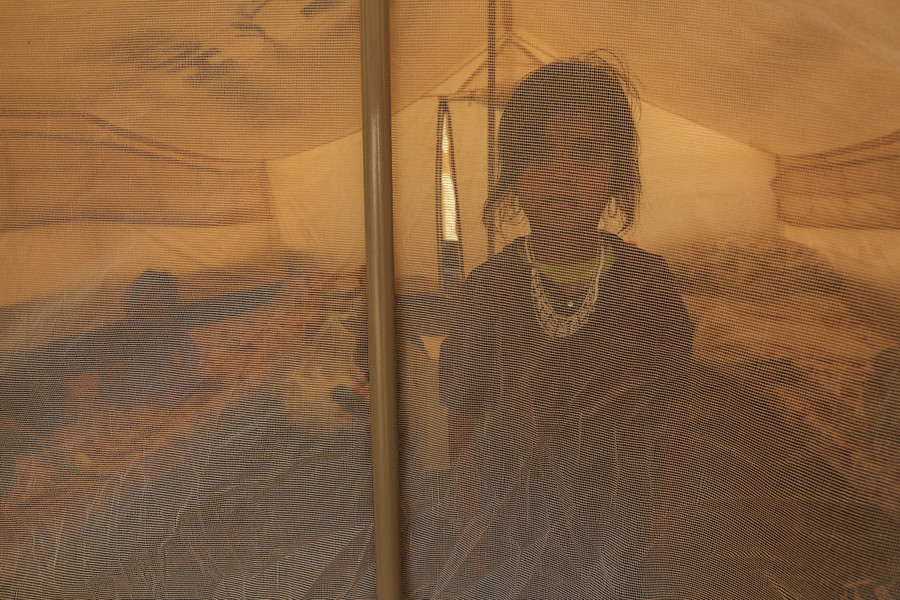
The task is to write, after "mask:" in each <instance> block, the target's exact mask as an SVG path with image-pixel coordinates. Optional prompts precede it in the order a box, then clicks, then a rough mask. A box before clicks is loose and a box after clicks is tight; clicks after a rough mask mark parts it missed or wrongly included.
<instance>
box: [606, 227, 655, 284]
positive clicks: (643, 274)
mask: <svg viewBox="0 0 900 600" xmlns="http://www.w3.org/2000/svg"><path fill="white" fill-rule="evenodd" d="M603 235H604V238H605V240H606V242H607V244H609V246H610V247H612V250H613V256H614V258H613V260H614V264H613V268H614V269H618V270H619V271H620V272H621V273H623V274H624V275H625V276H626V277H629V278H634V279H636V280H640V281H652V280H658V279H665V280H671V278H672V275H671V270H670V269H669V264H668V263H667V262H666V259H664V258H663V257H662V256H660V255H659V254H654V253H653V252H650V251H648V250H645V249H643V248H641V247H640V246H638V245H636V244H634V243H632V242H626V241H625V240H623V239H622V238H621V237H619V236H618V235H615V234H613V233H604V234H603Z"/></svg>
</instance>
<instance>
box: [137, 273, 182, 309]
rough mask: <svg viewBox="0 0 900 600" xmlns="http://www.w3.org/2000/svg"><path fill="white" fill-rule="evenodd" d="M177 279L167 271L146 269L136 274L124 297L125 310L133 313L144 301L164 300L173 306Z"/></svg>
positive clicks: (176, 293) (176, 294) (175, 297)
mask: <svg viewBox="0 0 900 600" xmlns="http://www.w3.org/2000/svg"><path fill="white" fill-rule="evenodd" d="M177 300H178V279H177V278H176V277H175V276H174V275H172V274H171V273H169V272H168V271H153V270H149V269H148V270H147V271H144V272H143V273H141V274H140V275H138V277H137V279H135V280H134V282H133V283H132V284H131V289H130V290H128V296H127V297H126V298H125V312H127V313H129V314H133V313H135V312H136V311H137V309H138V307H139V306H140V305H141V304H142V303H144V302H165V303H166V304H167V305H168V306H170V307H172V306H175V302H176V301H177Z"/></svg>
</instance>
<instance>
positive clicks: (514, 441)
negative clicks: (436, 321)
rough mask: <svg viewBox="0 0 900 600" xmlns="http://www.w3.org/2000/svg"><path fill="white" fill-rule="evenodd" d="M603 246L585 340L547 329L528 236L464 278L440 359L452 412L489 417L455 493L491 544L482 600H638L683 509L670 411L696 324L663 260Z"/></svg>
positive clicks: (580, 334)
mask: <svg viewBox="0 0 900 600" xmlns="http://www.w3.org/2000/svg"><path fill="white" fill-rule="evenodd" d="M602 236H603V238H602V239H603V241H604V243H605V244H606V247H607V252H611V253H612V256H613V262H612V265H611V266H610V267H609V269H608V270H607V271H606V272H605V273H604V274H603V276H602V278H601V280H600V293H599V298H598V300H597V303H596V309H595V311H594V313H593V314H592V315H590V317H589V318H588V320H587V322H586V323H585V324H584V326H583V327H582V328H581V329H580V330H578V331H576V332H575V333H573V334H572V335H571V336H569V337H567V338H552V337H550V336H549V335H547V334H546V333H545V332H544V331H543V329H542V328H541V325H540V323H539V321H538V318H537V316H536V311H535V306H534V302H533V300H532V298H531V294H530V290H531V283H530V282H531V267H530V265H529V264H528V263H527V262H525V260H524V259H523V257H524V252H523V245H524V239H521V238H520V239H518V240H516V241H515V242H513V243H512V244H510V245H509V246H508V247H507V248H506V249H504V250H503V251H502V252H500V253H499V254H497V255H496V256H494V257H492V258H491V259H490V260H488V261H487V262H486V263H484V264H483V265H481V266H480V267H478V268H476V269H475V270H474V271H473V272H472V274H471V275H470V276H469V277H468V279H467V280H466V282H465V285H464V288H463V292H462V297H461V304H460V307H459V310H458V314H459V321H458V323H457V324H456V327H455V329H454V331H453V333H452V335H451V336H450V337H448V339H447V340H446V341H445V342H444V344H443V346H442V348H441V359H440V395H441V400H442V402H443V403H444V404H445V405H446V406H448V407H449V408H450V409H451V411H455V412H456V413H457V414H465V415H468V416H469V417H472V418H475V419H476V420H478V421H481V424H480V425H479V427H478V429H477V432H476V434H475V439H474V441H473V445H472V449H471V450H470V451H469V452H468V453H467V456H464V457H463V459H462V460H461V461H460V464H461V465H466V464H467V465H468V466H462V467H461V468H463V469H472V471H473V472H470V473H469V474H468V475H464V476H463V479H467V480H470V481H471V483H472V485H474V487H475V490H465V489H462V490H460V494H461V495H462V496H466V495H469V494H474V496H475V497H474V498H469V499H467V498H463V499H462V501H463V502H470V503H471V504H472V505H474V506H476V507H477V513H478V514H477V515H476V516H475V517H474V522H475V523H481V524H482V527H483V528H484V530H485V532H486V534H485V535H486V536H487V538H489V539H490V541H489V542H488V543H489V545H490V550H489V552H488V554H489V556H490V559H489V560H490V561H491V565H490V566H489V568H490V571H491V573H492V575H491V576H489V577H487V578H485V579H484V580H482V581H481V583H479V586H482V585H483V586H486V587H484V588H483V589H480V592H479V593H482V594H486V595H483V596H482V597H487V596H489V595H491V594H504V595H505V594H510V597H520V596H521V597H544V598H550V597H571V598H576V597H631V595H632V594H639V593H643V592H644V591H646V586H647V585H649V581H651V580H659V581H662V580H661V579H660V577H659V570H658V569H656V571H655V572H653V569H654V568H655V567H653V568H651V567H648V566H647V565H648V564H650V563H652V562H654V561H655V559H654V558H653V556H654V554H655V553H657V547H658V543H659V541H660V540H661V539H662V538H663V537H665V535H666V534H665V533H664V532H663V529H664V528H665V527H661V526H660V524H661V523H662V522H663V521H665V519H666V518H667V517H665V515H668V514H671V513H672V512H673V510H674V509H675V508H676V498H675V494H676V492H677V487H678V484H677V483H675V475H674V473H675V471H676V469H675V467H674V463H675V462H677V461H674V460H672V459H673V458H675V457H676V456H677V454H678V452H679V451H678V450H677V449H676V446H677V444H675V442H674V441H673V439H672V437H671V436H670V435H669V434H670V433H672V430H674V429H675V427H674V426H672V425H670V424H669V423H667V419H668V416H667V415H668V413H669V409H670V407H671V406H672V405H673V404H675V403H676V402H677V401H679V400H680V399H681V398H682V397H683V396H684V395H685V394H686V393H687V390H686V371H687V365H688V361H689V356H690V350H691V344H692V336H693V326H692V324H691V322H690V320H689V319H688V316H687V313H686V311H685V309H684V306H683V304H682V302H681V299H680V297H679V295H678V293H677V291H676V288H675V284H674V282H673V279H672V277H671V275H670V273H669V269H668V267H667V265H666V263H665V261H663V259H662V258H660V257H658V256H655V255H653V254H650V253H648V252H645V251H643V250H640V249H638V248H635V247H632V246H629V245H627V244H625V243H624V242H623V241H622V240H621V239H620V238H618V237H617V236H613V235H609V234H602ZM542 285H543V287H544V288H545V289H546V290H547V294H548V296H549V297H550V298H551V301H552V300H553V298H554V296H556V297H557V298H559V297H560V293H559V290H558V289H554V286H553V284H551V283H550V282H549V281H547V280H546V279H545V280H544V281H543V284H542ZM582 297H583V296H582ZM580 302H581V297H579V298H577V302H576V303H575V304H576V308H573V309H569V313H571V312H572V311H574V310H576V309H577V305H578V304H580ZM555 305H556V306H555V310H556V312H557V314H560V315H561V316H565V315H566V314H568V313H566V312H564V309H563V306H565V303H563V302H556V303H555ZM469 461H471V462H469ZM463 487H465V485H463ZM466 538H467V536H465V535H464V536H462V539H463V540H465V539H466ZM471 551H472V548H466V547H464V544H462V543H461V544H458V545H457V548H456V550H455V552H458V553H463V554H465V553H467V552H471ZM457 562H458V561H449V564H456V563H457ZM511 570H512V571H511ZM510 572H516V573H517V576H516V579H515V581H512V580H509V579H502V577H503V575H502V573H507V577H508V574H509V573H510ZM495 576H496V577H497V579H496V581H495V584H496V587H495V588H493V589H492V588H491V584H489V583H488V581H490V579H491V577H495ZM443 577H444V578H445V579H447V580H448V581H451V580H453V579H454V576H453V575H449V574H444V576H443ZM517 590H518V591H517ZM446 591H447V589H445V590H444V591H443V592H442V593H444V592H446ZM437 595H439V594H437Z"/></svg>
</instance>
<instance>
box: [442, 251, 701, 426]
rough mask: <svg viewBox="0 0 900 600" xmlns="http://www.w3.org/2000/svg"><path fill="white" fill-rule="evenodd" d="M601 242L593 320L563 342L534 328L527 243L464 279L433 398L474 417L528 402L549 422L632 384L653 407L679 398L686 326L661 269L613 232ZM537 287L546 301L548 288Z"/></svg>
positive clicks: (689, 335) (687, 345)
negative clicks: (607, 254) (642, 387)
mask: <svg viewBox="0 0 900 600" xmlns="http://www.w3.org/2000/svg"><path fill="white" fill-rule="evenodd" d="M603 240H604V241H605V242H606V243H607V244H608V248H609V250H611V251H612V253H613V264H612V266H611V268H610V269H609V270H608V271H607V272H606V273H605V274H604V275H603V276H602V278H601V280H600V295H599V298H598V300H597V304H596V309H595V312H594V314H593V315H591V317H590V318H589V320H588V322H587V323H586V324H585V326H584V327H583V328H582V329H581V330H580V331H577V332H576V333H574V334H573V335H572V336H570V337H568V338H562V339H554V338H551V337H549V336H548V335H547V334H546V333H544V331H543V330H542V329H541V327H540V324H539V323H538V320H537V316H536V313H535V308H534V303H533V301H532V299H531V297H530V277H531V275H530V270H531V269H530V266H529V265H528V264H527V263H525V262H524V261H523V260H522V257H523V254H524V252H523V244H524V238H520V239H518V240H516V241H515V242H513V243H512V244H510V245H509V246H507V247H506V248H505V249H504V250H503V251H502V252H500V253H499V254H497V255H495V256H494V257H492V258H491V259H490V260H488V261H487V262H485V263H484V264H482V265H481V266H479V267H478V268H476V269H475V270H474V271H473V272H472V273H471V275H469V277H468V279H467V280H466V282H465V285H464V287H463V292H462V298H461V302H460V307H459V310H458V314H459V321H458V322H457V323H456V327H455V328H454V331H453V333H452V335H451V336H450V337H449V338H448V339H447V340H446V341H445V342H444V344H443V346H442V347H441V365H440V373H441V387H440V394H441V400H442V402H443V403H444V404H446V405H447V406H448V408H450V409H451V410H455V411H459V412H461V413H465V414H470V415H479V414H481V413H482V412H484V411H486V410H491V409H492V408H493V407H495V406H496V405H497V403H498V402H503V401H513V402H517V403H518V402H522V401H523V400H524V399H525V398H531V399H533V400H535V401H536V402H538V403H539V404H540V407H541V408H544V409H546V411H549V412H543V411H542V412H543V414H544V415H546V416H548V417H549V416H552V414H553V413H554V411H558V410H563V409H566V408H574V407H579V408H588V407H593V406H596V405H598V404H605V403H607V402H609V400H610V394H613V395H614V394H616V392H617V390H619V391H621V389H622V386H623V385H627V384H628V383H629V382H633V381H635V380H638V379H639V380H642V381H646V382H650V381H652V382H653V385H652V387H653V389H654V394H653V398H652V401H653V402H654V403H665V402H667V401H669V400H671V399H672V398H673V397H674V396H676V395H678V394H679V393H681V390H682V386H683V377H684V373H685V368H686V364H687V360H688V358H689V355H690V350H691V343H692V339H693V325H692V324H691V322H690V320H689V318H688V316H687V313H686V311H685V309H684V305H683V303H682V301H681V298H680V297H679V295H678V292H677V290H676V288H675V284H674V281H673V279H672V276H671V274H670V272H669V268H668V266H667V265H666V263H665V261H664V260H663V259H662V258H660V257H659V256H656V255H654V254H650V253H648V252H645V251H643V250H640V249H638V248H635V247H633V246H630V245H628V244H625V243H624V242H623V241H622V240H621V239H620V238H619V237H617V236H614V235H609V234H604V235H603ZM544 286H545V288H548V293H549V294H550V295H551V298H552V297H553V291H554V290H553V285H552V283H550V282H548V281H546V280H544ZM556 310H557V312H558V313H560V314H565V313H564V312H563V311H564V309H563V308H562V307H561V306H559V305H557V307H556Z"/></svg>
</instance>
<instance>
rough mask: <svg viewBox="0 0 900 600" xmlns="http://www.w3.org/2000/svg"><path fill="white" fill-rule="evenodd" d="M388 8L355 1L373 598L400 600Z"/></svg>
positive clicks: (374, 1)
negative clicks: (357, 14) (359, 78)
mask: <svg viewBox="0 0 900 600" xmlns="http://www.w3.org/2000/svg"><path fill="white" fill-rule="evenodd" d="M389 8H390V7H389V0H360V42H361V46H360V54H361V68H362V119H363V121H362V123H363V174H364V189H365V203H366V265H367V267H366V271H367V285H368V314H369V373H370V376H371V379H370V387H369V389H370V394H371V429H372V480H373V481H372V484H373V494H374V506H375V581H376V597H377V598H378V600H399V599H400V598H401V595H402V584H401V567H400V565H401V563H400V560H401V556H400V469H399V462H400V452H399V444H398V439H397V438H398V434H397V433H398V428H397V345H396V329H395V320H394V233H393V218H394V216H393V202H392V186H391V89H390V28H389Z"/></svg>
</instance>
